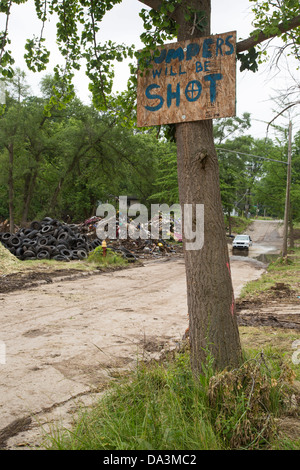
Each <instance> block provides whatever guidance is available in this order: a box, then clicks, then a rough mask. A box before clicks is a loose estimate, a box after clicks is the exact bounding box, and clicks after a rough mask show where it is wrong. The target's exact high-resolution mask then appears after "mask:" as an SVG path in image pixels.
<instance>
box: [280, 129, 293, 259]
mask: <svg viewBox="0 0 300 470" xmlns="http://www.w3.org/2000/svg"><path fill="white" fill-rule="evenodd" d="M291 163H292V122H291V121H290V122H289V145H288V167H287V179H286V194H285V211H284V225H283V230H284V231H283V245H282V256H286V255H287V239H288V224H289V212H290V189H291Z"/></svg>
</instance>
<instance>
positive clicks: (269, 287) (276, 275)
mask: <svg viewBox="0 0 300 470" xmlns="http://www.w3.org/2000/svg"><path fill="white" fill-rule="evenodd" d="M276 286H277V288H278V287H281V288H282V289H283V288H284V289H285V291H286V292H285V293H286V295H289V296H290V297H292V296H293V297H294V299H299V305H300V247H295V248H293V249H289V252H288V255H287V256H286V257H280V256H279V257H278V258H276V259H275V260H274V261H272V262H270V264H269V265H268V268H267V270H266V272H265V273H263V274H262V276H261V277H260V278H259V279H257V280H255V281H251V282H248V283H247V284H246V285H245V286H244V288H243V289H242V292H241V295H240V298H241V299H247V300H257V299H259V298H260V297H261V296H264V297H265V296H266V295H271V294H272V293H274V289H276Z"/></svg>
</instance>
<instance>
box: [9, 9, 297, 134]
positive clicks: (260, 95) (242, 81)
mask: <svg viewBox="0 0 300 470" xmlns="http://www.w3.org/2000/svg"><path fill="white" fill-rule="evenodd" d="M33 4H34V2H33V0H30V1H29V2H28V3H27V4H25V5H20V6H16V5H14V9H13V11H12V15H11V18H10V24H9V31H10V37H11V40H12V44H11V46H10V47H11V50H12V52H13V55H14V57H15V58H16V64H15V65H16V66H18V67H20V68H21V69H23V70H25V71H26V64H25V62H24V59H23V55H24V43H25V40H26V39H27V38H30V37H32V35H33V34H36V35H39V31H40V25H39V22H38V21H37V20H36V19H35V16H34V7H33ZM250 7H251V3H250V2H249V1H248V0H212V26H211V32H212V34H217V33H225V32H229V31H237V40H239V39H245V38H247V37H248V35H249V33H250V32H251V30H252V29H253V28H252V26H251V21H252V18H253V16H252V12H251V9H250ZM141 8H143V6H142V4H141V3H140V2H139V1H138V0H123V2H122V4H121V5H117V6H115V7H114V9H113V10H112V11H110V12H109V13H108V14H107V16H106V17H105V20H104V22H103V24H102V26H101V34H100V36H99V37H100V38H103V40H107V39H111V40H112V41H114V42H118V43H125V44H135V46H136V48H140V47H141V46H142V45H141V42H140V40H139V36H140V34H141V32H142V31H143V25H142V20H141V18H140V17H139V12H140V10H141ZM2 16H3V15H2ZM2 24H3V23H1V25H2ZM44 35H45V37H46V38H47V46H48V48H50V49H51V51H52V59H51V62H50V66H49V68H48V73H50V72H51V67H53V66H54V65H55V64H56V63H57V62H58V61H59V58H58V57H57V55H56V44H55V24H54V22H51V23H48V24H47V25H46V27H45V34H44ZM288 68H289V69H290V72H292V74H293V76H294V78H295V79H296V80H297V81H298V83H300V73H299V71H297V70H296V64H295V61H294V60H292V59H291V58H290V59H289V61H288V62H285V61H282V63H281V69H280V71H278V70H270V67H269V64H263V65H261V66H260V67H259V71H258V72H256V73H253V72H250V71H244V72H242V73H240V72H239V64H238V65H237V115H238V116H241V115H242V113H244V112H249V113H251V118H252V128H251V133H252V135H254V136H255V137H258V138H264V137H265V136H266V128H267V123H268V122H269V121H270V120H271V119H272V118H273V117H274V116H275V115H276V113H277V112H278V108H277V107H276V104H275V103H274V101H273V100H272V97H274V96H276V95H277V90H278V89H280V90H284V89H287V88H288V86H290V85H291V81H292V80H291V77H290V73H289V71H288ZM26 74H27V80H28V82H29V84H30V85H31V88H32V91H33V92H34V93H38V84H39V81H40V79H41V77H42V76H43V75H44V73H42V74H32V73H30V72H28V71H26ZM128 75H129V71H128V66H127V64H126V63H124V64H121V65H118V66H117V67H116V83H115V88H114V89H115V90H119V91H121V90H122V89H124V88H125V87H126V82H127V78H128ZM75 86H76V90H77V93H78V96H79V97H80V98H81V99H82V100H83V101H84V102H87V103H88V102H89V101H90V96H89V91H88V80H87V78H86V77H85V74H84V70H82V72H81V73H79V74H78V75H77V77H76V79H75ZM298 99H299V98H298ZM298 108H299V107H298ZM298 111H300V109H298ZM292 118H293V128H294V132H295V131H296V130H298V129H299V128H300V126H299V125H298V124H297V121H299V118H298V119H297V108H294V110H293V114H292ZM276 122H277V123H278V124H281V125H282V124H285V125H288V114H287V113H285V114H284V117H283V118H281V119H280V120H277V121H276Z"/></svg>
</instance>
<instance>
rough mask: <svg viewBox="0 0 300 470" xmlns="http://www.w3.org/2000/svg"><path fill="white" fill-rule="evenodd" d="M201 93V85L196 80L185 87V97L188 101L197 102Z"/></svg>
mask: <svg viewBox="0 0 300 470" xmlns="http://www.w3.org/2000/svg"><path fill="white" fill-rule="evenodd" d="M201 92H202V85H201V83H200V82H199V81H198V80H191V81H190V82H189V83H188V84H187V86H186V87H185V91H184V93H185V97H186V99H187V100H188V101H197V99H198V98H199V97H200V95H201Z"/></svg>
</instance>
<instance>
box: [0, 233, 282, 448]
mask: <svg viewBox="0 0 300 470" xmlns="http://www.w3.org/2000/svg"><path fill="white" fill-rule="evenodd" d="M264 229H265V226H264V228H263V229H262V228H261V224H259V228H257V224H255V227H253V232H252V237H253V239H254V241H255V240H256V238H255V237H256V235H255V233H256V232H255V230H256V231H257V233H258V234H259V233H262V230H264ZM269 229H270V226H269V228H268V229H267V230H269ZM271 232H272V231H271ZM275 238H276V240H275V241H276V243H277V242H278V237H275ZM264 241H265V240H264ZM274 246H275V245H274ZM257 248H258V245H257ZM231 271H232V277H233V284H234V290H235V295H236V297H237V296H238V295H239V293H240V290H241V288H242V286H243V285H244V284H245V283H246V282H247V281H249V280H251V279H256V278H258V277H259V276H260V275H261V273H262V272H263V271H264V266H263V265H262V264H261V263H259V262H257V261H255V260H253V259H245V258H240V257H232V260H231ZM0 306H1V315H0V348H2V349H0V352H2V356H1V354H0V359H1V357H2V359H3V357H4V355H3V353H4V352H5V361H3V360H2V363H0V371H1V374H0V447H5V446H6V448H9V449H14V448H23V447H22V446H24V447H25V448H28V446H30V445H31V446H33V445H38V444H39V443H40V442H41V438H42V436H43V433H42V432H41V430H40V428H39V426H40V425H41V424H42V425H43V426H44V429H45V430H46V431H47V430H48V429H49V426H50V427H51V425H52V424H51V423H53V421H56V420H58V421H60V420H62V422H63V423H64V424H68V422H69V421H70V418H71V411H72V410H74V408H75V407H76V406H78V405H80V404H81V403H82V404H88V403H90V402H91V400H93V398H94V397H95V396H97V394H98V393H100V392H101V391H102V390H103V388H104V386H105V384H107V383H108V382H109V381H111V380H113V379H114V377H117V376H118V375H119V374H120V373H122V371H123V370H127V369H129V368H131V367H135V365H136V361H137V358H138V357H143V358H151V357H158V355H160V354H161V353H162V351H163V350H168V349H170V348H173V347H175V346H176V345H177V344H178V343H180V342H181V340H182V337H183V334H184V332H185V330H186V328H187V326H188V317H187V306H186V284H185V266H184V261H183V259H182V258H175V259H173V260H172V259H169V260H167V261H153V262H147V263H145V265H144V266H142V267H133V268H131V269H129V270H122V271H116V272H112V273H102V274H98V275H92V276H86V277H83V278H80V279H77V280H72V281H63V282H62V281H55V280H54V282H52V283H51V284H41V285H39V286H35V287H32V288H29V289H26V290H18V291H14V292H9V293H5V294H0ZM49 423H50V424H49Z"/></svg>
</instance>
